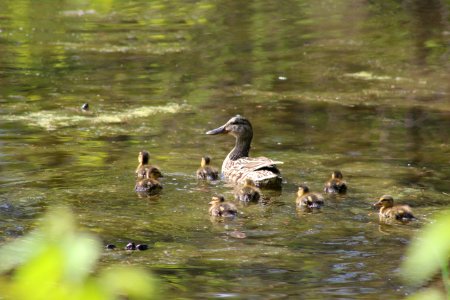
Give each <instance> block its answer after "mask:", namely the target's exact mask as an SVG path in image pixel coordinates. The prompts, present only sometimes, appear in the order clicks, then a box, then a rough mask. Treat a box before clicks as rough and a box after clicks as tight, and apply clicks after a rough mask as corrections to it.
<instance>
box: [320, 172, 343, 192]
mask: <svg viewBox="0 0 450 300" xmlns="http://www.w3.org/2000/svg"><path fill="white" fill-rule="evenodd" d="M342 178H343V175H342V173H341V171H334V172H333V173H331V179H330V180H328V181H327V183H325V188H324V189H323V191H324V192H325V193H330V194H345V193H346V192H347V184H346V183H345V181H344V180H343V179H342Z"/></svg>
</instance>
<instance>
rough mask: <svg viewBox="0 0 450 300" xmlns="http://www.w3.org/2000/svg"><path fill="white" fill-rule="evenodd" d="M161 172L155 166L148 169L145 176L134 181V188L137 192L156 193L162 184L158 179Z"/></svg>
mask: <svg viewBox="0 0 450 300" xmlns="http://www.w3.org/2000/svg"><path fill="white" fill-rule="evenodd" d="M160 175H161V173H160V172H159V170H158V169H157V168H151V169H148V170H147V172H146V177H145V178H144V179H141V180H139V181H138V182H136V185H135V186H134V190H135V191H136V192H137V193H139V194H146V195H148V196H152V195H156V194H158V193H159V192H161V190H162V188H163V187H162V184H161V183H160V182H159V181H158V178H159V177H160Z"/></svg>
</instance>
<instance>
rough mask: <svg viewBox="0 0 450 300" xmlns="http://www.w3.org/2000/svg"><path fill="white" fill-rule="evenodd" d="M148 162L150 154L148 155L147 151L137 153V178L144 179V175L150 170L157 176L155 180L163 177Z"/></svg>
mask: <svg viewBox="0 0 450 300" xmlns="http://www.w3.org/2000/svg"><path fill="white" fill-rule="evenodd" d="M149 160H150V153H148V151H145V150H143V151H140V152H139V155H138V162H139V165H138V166H137V168H136V176H137V178H138V179H144V178H145V177H146V173H147V172H148V170H151V171H150V172H153V173H154V174H157V178H159V177H164V176H163V175H162V173H161V171H160V170H159V169H158V168H157V167H155V166H151V165H150V164H149Z"/></svg>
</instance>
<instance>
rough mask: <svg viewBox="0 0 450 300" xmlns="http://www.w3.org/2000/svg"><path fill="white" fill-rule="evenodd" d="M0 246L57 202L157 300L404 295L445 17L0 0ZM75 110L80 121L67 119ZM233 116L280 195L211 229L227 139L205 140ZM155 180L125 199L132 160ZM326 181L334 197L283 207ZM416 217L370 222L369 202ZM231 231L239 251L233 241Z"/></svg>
mask: <svg viewBox="0 0 450 300" xmlns="http://www.w3.org/2000/svg"><path fill="white" fill-rule="evenodd" d="M3 5H4V8H3V9H2V11H1V12H0V52H1V53H2V54H1V56H0V216H1V217H0V241H1V243H5V242H7V241H9V240H11V239H14V238H15V237H17V236H21V235H23V234H24V233H26V232H28V231H29V230H30V229H31V228H33V227H34V226H35V224H36V221H37V220H38V219H39V218H40V216H41V215H42V213H43V212H44V211H45V210H46V209H47V208H48V207H50V206H53V205H58V204H65V205H68V206H69V207H71V208H72V209H73V210H74V212H75V213H76V214H77V216H78V217H79V220H80V222H81V224H82V226H83V227H85V228H86V229H87V230H89V231H92V232H95V233H97V234H98V235H99V236H100V237H101V238H102V239H103V240H104V241H105V243H113V244H116V245H118V246H123V245H125V244H126V243H127V242H128V241H137V242H142V243H148V244H149V245H150V246H151V249H150V250H148V251H144V252H135V253H133V254H131V255H130V254H129V253H125V252H122V251H113V252H105V254H104V256H103V259H102V263H103V264H104V265H108V264H110V263H113V262H114V263H117V262H123V263H124V264H131V265H142V266H145V267H147V268H148V269H149V270H151V271H153V272H154V273H155V274H156V275H157V277H159V278H160V279H161V285H162V288H163V289H164V290H165V293H166V295H167V296H168V297H170V298H196V299H201V298H220V297H231V298H246V299H253V298H255V299H256V298H258V299H259V298H264V299H270V298H276V299H279V298H304V299H313V298H314V299H317V298H319V299H320V298H323V299H331V298H339V299H344V298H347V299H348V298H358V299H363V298H365V299H373V298H383V299H384V298H389V299H393V298H402V297H403V296H404V295H405V294H408V293H410V292H412V291H414V288H412V287H409V286H408V285H404V283H402V282H401V281H400V279H399V269H398V267H399V263H400V261H401V260H402V258H403V255H404V251H405V248H406V246H407V245H408V244H409V241H410V239H411V238H412V237H413V236H414V234H415V233H416V232H417V231H419V230H420V228H421V226H422V225H423V224H426V223H429V222H431V221H432V220H433V216H434V215H435V214H436V213H437V212H439V211H440V210H442V209H445V208H448V207H449V204H450V180H449V178H450V167H449V166H450V142H449V137H450V130H449V128H450V97H449V86H448V82H449V75H448V74H449V72H448V71H449V68H448V67H449V65H448V46H447V45H448V37H449V31H448V7H447V6H446V5H445V3H443V2H441V1H412V0H411V1H404V2H403V3H402V4H401V5H400V4H398V3H397V2H395V1H384V2H383V4H376V3H368V2H366V1H343V2H333V1H285V2H283V3H278V2H272V1H253V2H242V1H214V2H208V1H200V2H189V3H186V2H183V1H171V2H165V1H150V2H148V1H127V2H126V3H123V2H121V1H91V2H84V1H71V2H70V3H64V2H59V1H42V2H41V1H25V0H21V1H18V0H15V1H8V0H7V1H3ZM84 102H88V103H89V104H90V107H91V112H90V113H81V112H80V111H79V107H80V106H81V104H83V103H84ZM238 113H239V114H242V115H244V116H246V117H247V118H248V119H250V120H251V122H252V124H253V127H254V132H255V133H254V140H253V145H252V152H251V155H252V156H261V155H264V156H267V157H270V158H273V159H276V160H281V161H284V165H282V166H281V171H282V174H283V177H284V180H285V183H284V185H283V190H282V193H281V195H278V196H273V197H272V198H271V200H270V201H269V202H267V203H264V204H254V205H248V206H242V205H239V204H238V207H239V208H240V210H241V214H240V215H239V217H238V218H237V219H235V220H233V221H228V222H214V221H212V220H210V218H209V216H208V213H207V212H208V202H209V201H210V198H211V196H212V195H214V194H216V193H222V194H224V195H225V196H226V197H227V198H229V199H230V200H231V199H232V194H231V192H232V188H231V187H230V186H228V185H226V184H224V183H223V182H219V183H217V184H199V183H198V182H197V181H196V179H195V170H196V169H197V167H198V164H199V162H200V158H201V156H202V155H204V154H208V155H210V156H211V157H212V158H213V164H214V165H215V166H220V165H221V163H222V160H223V159H224V158H225V156H226V154H227V153H228V152H229V151H230V150H231V148H232V145H233V143H234V141H233V140H232V138H231V137H225V136H224V137H216V136H215V137H211V136H207V135H205V134H204V133H205V132H206V131H207V130H209V129H213V128H215V127H217V126H218V125H222V124H223V123H224V122H225V121H227V120H228V119H229V118H230V117H231V116H233V115H235V114H238ZM142 149H147V150H149V151H150V152H151V155H152V161H153V162H154V163H155V164H157V165H158V166H159V167H161V169H162V170H163V172H164V174H165V175H166V176H165V179H164V180H163V185H164V191H163V194H162V195H161V196H160V197H159V198H157V199H151V200H149V199H142V198H138V197H137V196H136V195H135V194H134V192H133V187H134V170H135V167H136V164H137V159H136V158H137V153H138V152H139V151H140V150H142ZM334 169H340V170H341V171H342V172H343V173H344V176H345V178H346V179H347V181H348V184H349V192H348V194H347V195H346V196H340V197H326V199H325V200H326V206H325V207H324V208H323V210H322V211H321V212H320V213H317V214H305V213H299V212H297V211H296V209H295V197H296V195H295V193H296V190H297V185H298V184H300V183H304V182H306V183H307V184H308V185H309V186H310V188H311V189H312V190H314V191H320V190H321V189H322V188H323V183H324V182H325V181H326V180H327V179H328V176H329V174H330V173H331V171H333V170H334ZM386 193H389V194H392V195H394V197H395V198H396V199H397V200H398V202H402V203H408V204H410V205H411V206H412V207H413V209H414V212H415V214H416V216H417V217H418V219H419V221H417V222H415V223H412V224H409V225H401V224H394V225H386V224H380V223H379V221H378V219H377V215H376V213H374V211H372V210H371V208H370V205H371V203H373V202H374V201H375V200H376V199H377V198H378V197H379V196H381V195H382V194H386ZM235 230H238V231H240V232H244V233H245V234H246V236H247V237H246V238H245V239H237V238H234V237H233V234H232V233H233V232H234V231H235Z"/></svg>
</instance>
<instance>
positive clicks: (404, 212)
mask: <svg viewBox="0 0 450 300" xmlns="http://www.w3.org/2000/svg"><path fill="white" fill-rule="evenodd" d="M373 206H374V207H375V208H379V209H380V212H379V214H380V218H384V219H392V220H393V219H395V220H399V221H410V220H413V219H415V217H414V215H413V214H412V210H411V208H410V207H409V206H408V205H394V198H393V197H392V196H391V195H383V196H381V198H380V199H379V200H378V202H377V203H375V204H374V205H373Z"/></svg>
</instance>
